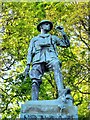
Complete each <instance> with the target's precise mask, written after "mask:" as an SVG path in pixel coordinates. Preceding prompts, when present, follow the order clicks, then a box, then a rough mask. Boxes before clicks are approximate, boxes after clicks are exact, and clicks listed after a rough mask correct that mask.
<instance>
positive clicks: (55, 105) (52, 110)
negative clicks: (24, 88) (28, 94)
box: [20, 98, 78, 120]
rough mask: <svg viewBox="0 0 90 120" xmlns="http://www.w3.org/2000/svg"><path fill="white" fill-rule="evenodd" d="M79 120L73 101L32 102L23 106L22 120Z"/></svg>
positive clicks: (59, 99)
mask: <svg viewBox="0 0 90 120" xmlns="http://www.w3.org/2000/svg"><path fill="white" fill-rule="evenodd" d="M64 119H65V120H78V113H77V107H76V106H74V105H73V103H72V100H70V99H67V101H65V100H62V99H61V98H58V99H55V100H35V101H34V100H31V101H27V102H26V103H25V104H22V106H21V113H20V120H64Z"/></svg>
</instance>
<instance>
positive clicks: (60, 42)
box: [27, 34, 70, 64]
mask: <svg viewBox="0 0 90 120" xmlns="http://www.w3.org/2000/svg"><path fill="white" fill-rule="evenodd" d="M56 46H60V47H69V46H70V42H69V40H68V38H67V36H66V34H65V35H63V39H60V38H58V37H57V36H55V35H51V34H39V35H38V36H36V37H34V38H32V39H31V41H30V45H29V49H28V55H27V64H30V63H31V62H32V64H35V63H41V62H48V61H50V60H52V59H58V54H57V50H56Z"/></svg>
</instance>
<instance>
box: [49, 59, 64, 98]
mask: <svg viewBox="0 0 90 120" xmlns="http://www.w3.org/2000/svg"><path fill="white" fill-rule="evenodd" d="M50 65H51V68H52V70H53V72H54V79H55V81H56V85H57V89H58V96H60V93H61V92H62V90H63V89H64V85H63V79H62V73H61V69H60V62H59V61H58V60H52V61H51V62H50V63H49V66H50Z"/></svg>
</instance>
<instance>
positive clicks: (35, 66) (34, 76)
mask: <svg viewBox="0 0 90 120" xmlns="http://www.w3.org/2000/svg"><path fill="white" fill-rule="evenodd" d="M52 28H53V23H52V22H51V21H49V20H42V21H41V22H40V23H39V24H38V25H37V30H38V31H39V32H41V33H40V34H39V35H38V36H36V37H34V38H32V40H31V41H30V45H29V49H28V55H27V66H26V69H25V74H26V75H27V74H29V76H30V78H31V80H32V100H38V96H39V87H40V85H41V83H42V80H41V78H42V76H43V74H44V72H47V71H49V70H52V71H53V72H54V79H55V82H56V86H57V89H58V97H60V96H61V95H62V94H63V93H67V92H69V91H68V90H67V89H65V88H64V86H63V81H62V73H61V62H60V61H59V59H58V53H57V50H56V46H60V47H66V48H67V47H69V46H70V42H69V40H68V37H67V35H66V33H65V32H64V29H63V27H61V26H57V27H56V30H58V31H59V32H61V34H62V39H60V38H58V37H57V36H55V35H51V34H49V33H48V32H49V31H50V30H51V29H52ZM31 63H32V69H31V71H30V72H29V70H30V64H31Z"/></svg>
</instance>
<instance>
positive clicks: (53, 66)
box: [30, 60, 64, 100]
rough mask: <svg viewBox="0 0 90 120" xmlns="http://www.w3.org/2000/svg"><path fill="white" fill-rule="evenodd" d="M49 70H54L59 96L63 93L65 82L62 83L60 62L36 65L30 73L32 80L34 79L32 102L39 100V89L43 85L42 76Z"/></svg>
mask: <svg viewBox="0 0 90 120" xmlns="http://www.w3.org/2000/svg"><path fill="white" fill-rule="evenodd" d="M47 70H52V71H53V72H54V79H55V81H56V85H57V89H58V96H59V95H60V92H61V91H62V89H63V88H64V87H63V82H62V73H61V69H60V62H59V61H58V60H52V61H50V62H42V63H38V64H34V65H33V66H32V70H31V72H30V78H31V79H32V100H38V94H39V87H40V84H41V83H42V80H41V78H42V76H43V74H44V72H46V71H47Z"/></svg>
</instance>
